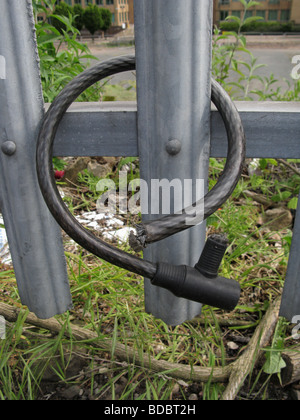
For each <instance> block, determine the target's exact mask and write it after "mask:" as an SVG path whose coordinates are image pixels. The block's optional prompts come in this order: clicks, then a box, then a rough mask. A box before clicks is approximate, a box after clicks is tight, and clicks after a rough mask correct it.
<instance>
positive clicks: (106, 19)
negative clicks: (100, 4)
mask: <svg viewBox="0 0 300 420" xmlns="http://www.w3.org/2000/svg"><path fill="white" fill-rule="evenodd" d="M100 13H101V17H102V27H101V29H102V30H103V31H107V29H109V28H110V27H111V24H112V13H111V12H110V10H108V9H104V8H101V9H100Z"/></svg>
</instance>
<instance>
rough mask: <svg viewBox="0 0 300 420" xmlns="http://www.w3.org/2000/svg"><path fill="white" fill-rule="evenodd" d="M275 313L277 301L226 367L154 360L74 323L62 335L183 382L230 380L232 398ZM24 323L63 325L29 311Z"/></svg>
mask: <svg viewBox="0 0 300 420" xmlns="http://www.w3.org/2000/svg"><path fill="white" fill-rule="evenodd" d="M278 312H279V301H277V302H275V303H274V304H272V305H271V306H270V309H269V310H268V312H267V314H266V315H265V317H264V319H263V320H262V322H261V323H260V324H259V326H258V327H257V329H256V331H255V333H254V336H253V338H252V339H251V341H250V343H249V345H248V347H247V348H246V350H245V352H244V353H243V354H242V356H240V358H239V359H238V360H237V361H235V362H233V363H232V364H231V365H228V366H226V367H214V368H207V367H200V366H189V365H184V364H179V363H170V362H167V361H165V360H157V359H155V358H154V357H152V356H150V355H149V354H147V353H142V354H141V352H138V351H136V350H134V349H133V348H131V347H129V346H125V345H123V344H120V343H115V342H114V341H113V340H111V339H103V338H100V337H99V336H98V335H97V334H96V333H95V332H93V331H89V330H86V329H84V328H80V327H77V326H74V325H70V326H68V328H65V329H64V334H65V335H66V336H72V338H73V339H74V340H76V341H86V342H88V343H89V344H91V345H93V347H96V348H98V349H100V350H102V351H105V352H109V353H111V352H112V349H113V355H114V357H115V358H116V359H119V360H121V361H126V362H127V363H134V364H136V365H138V366H142V367H144V368H147V369H151V370H152V371H154V372H161V373H163V372H167V374H168V376H170V377H172V378H176V379H182V380H184V381H194V382H211V383H215V382H221V383H222V382H223V383H225V382H227V381H228V379H229V385H228V388H227V390H226V391H225V394H224V399H225V400H226V399H234V398H235V396H236V395H237V393H238V391H239V389H240V387H241V386H242V384H243V382H244V380H245V379H246V377H247V375H248V374H249V372H250V370H251V368H253V367H254V365H255V362H256V361H257V359H258V356H259V353H260V350H261V348H262V347H264V346H265V345H266V344H267V343H268V341H269V340H270V338H271V336H272V334H273V332H274V328H275V326H276V323H277V319H278ZM20 314H22V316H23V315H24V311H23V310H22V309H18V308H14V307H11V306H10V305H7V304H4V303H0V315H2V316H3V317H4V318H5V319H6V320H7V321H10V322H16V321H17V319H18V317H19V315H20ZM24 322H26V323H28V324H30V325H34V326H36V327H39V328H43V329H47V330H49V331H51V332H52V333H56V334H58V333H59V332H61V330H62V328H63V325H62V324H61V323H60V322H59V321H58V320H57V319H55V318H51V319H48V320H41V319H39V318H37V317H36V316H35V315H34V314H32V313H28V314H27V316H26V319H25V321H24Z"/></svg>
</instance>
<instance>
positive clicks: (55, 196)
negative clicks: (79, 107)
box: [36, 56, 245, 279]
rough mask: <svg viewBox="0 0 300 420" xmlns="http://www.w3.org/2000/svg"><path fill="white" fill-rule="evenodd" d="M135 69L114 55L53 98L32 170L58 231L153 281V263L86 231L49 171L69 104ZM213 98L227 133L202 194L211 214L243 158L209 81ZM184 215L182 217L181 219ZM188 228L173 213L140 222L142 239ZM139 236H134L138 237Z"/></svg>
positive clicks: (240, 142)
mask: <svg viewBox="0 0 300 420" xmlns="http://www.w3.org/2000/svg"><path fill="white" fill-rule="evenodd" d="M133 70H135V56H125V57H118V58H114V59H111V60H108V61H106V62H103V63H101V64H99V65H96V66H94V67H92V68H90V69H88V70H86V71H84V72H83V73H82V74H80V75H79V76H77V77H75V78H74V79H73V80H72V81H71V82H70V83H69V84H68V85H67V86H66V87H65V88H64V89H63V90H62V91H61V93H60V94H59V95H58V96H57V97H56V99H55V100H54V102H53V103H52V105H51V106H50V108H49V110H48V111H47V113H46V115H45V117H44V119H43V122H42V126H41V129H40V133H39V137H38V142H37V154H36V161H37V174H38V180H39V184H40V188H41V191H42V194H43V197H44V199H45V202H46V204H47V206H48V208H49V210H50V212H51V213H52V215H53V216H54V218H55V219H56V221H57V222H58V223H59V225H60V226H61V227H62V229H63V230H64V231H65V232H66V233H67V234H68V235H69V236H70V237H71V238H72V239H74V240H75V241H76V242H77V243H78V244H79V245H81V246H82V247H83V248H85V249H86V250H88V251H89V252H91V253H92V254H94V255H96V256H98V257H100V258H102V259H104V260H106V261H108V262H109V263H111V264H114V265H117V266H119V267H121V268H124V269H126V270H128V271H131V272H134V273H136V274H139V275H141V276H144V277H147V278H149V279H153V277H154V276H155V274H156V271H157V266H156V264H153V263H151V262H149V261H146V260H142V259H140V258H138V257H136V256H134V255H131V254H128V253H126V252H124V251H121V250H119V249H117V248H115V247H113V246H111V245H109V244H107V243H106V242H104V241H102V240H101V239H99V238H96V236H94V235H93V234H92V233H91V232H90V231H88V230H87V229H85V228H84V227H83V226H82V225H81V224H80V223H79V222H78V221H77V220H76V218H75V217H74V216H73V215H72V214H71V212H70V211H69V209H68V208H67V206H66V205H65V204H64V202H63V200H62V198H61V196H60V194H59V191H58V189H57V186H56V183H55V179H54V175H53V164H52V156H53V144H54V140H55V136H56V132H57V129H58V127H59V124H60V122H61V120H62V118H63V116H64V114H65V113H66V111H67V109H68V108H69V107H70V105H71V104H72V103H73V102H74V101H75V100H76V99H77V97H78V96H79V95H80V94H82V93H83V92H84V91H85V90H86V89H87V88H89V87H90V86H92V85H93V84H95V83H96V82H98V81H100V80H102V79H105V78H107V77H109V76H112V75H114V74H117V73H121V72H125V71H133ZM212 100H213V102H214V103H215V105H216V106H217V108H218V110H219V111H220V112H221V115H222V118H223V120H224V123H225V126H226V130H227V134H228V146H229V152H228V158H227V163H226V166H225V170H224V173H223V175H222V176H221V177H220V179H219V181H218V183H217V184H216V186H215V187H214V188H213V189H212V190H211V191H210V192H209V193H208V194H207V195H206V197H204V204H205V215H204V217H205V216H206V217H208V216H209V215H210V214H212V213H214V212H215V211H216V210H217V209H218V208H219V207H220V206H221V205H222V204H223V203H224V202H225V201H226V200H227V198H228V197H229V196H230V195H231V193H232V191H233V189H234V188H235V186H236V184H237V182H238V179H239V177H240V175H241V171H242V167H243V162H244V158H245V136H244V131H243V127H242V123H241V120H240V117H239V114H238V112H237V110H236V108H235V106H234V105H233V103H232V101H231V100H230V98H229V96H228V95H227V94H226V93H225V92H224V90H223V89H222V88H221V87H220V86H219V85H218V84H217V83H216V82H214V81H213V83H212ZM182 217H183V218H184V221H183V219H182ZM189 227H191V226H186V224H185V211H183V214H182V215H176V214H175V215H172V216H168V217H167V218H162V219H160V220H158V221H154V222H150V223H148V224H145V225H141V226H140V227H139V229H138V231H139V232H140V235H142V234H146V235H145V237H143V238H142V237H141V241H142V242H144V244H145V245H146V244H147V243H150V242H154V241H158V240H161V239H163V238H164V237H167V236H170V235H173V234H174V233H177V232H179V231H181V230H184V229H187V228H189ZM138 239H139V238H138Z"/></svg>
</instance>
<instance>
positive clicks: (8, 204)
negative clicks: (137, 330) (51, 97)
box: [0, 0, 71, 318]
mask: <svg viewBox="0 0 300 420" xmlns="http://www.w3.org/2000/svg"><path fill="white" fill-rule="evenodd" d="M0 10H1V13H0V56H2V59H1V66H2V70H1V71H0V74H1V77H0V108H1V112H0V208H1V210H2V213H3V218H4V222H5V227H6V230H7V235H8V239H9V246H10V251H11V254H12V258H13V264H14V269H15V274H16V278H17V283H18V288H19V292H20V296H21V299H22V303H23V304H25V305H27V306H28V307H29V309H30V310H31V311H33V312H35V313H36V315H37V316H38V317H40V318H50V317H51V316H53V315H55V314H57V313H62V312H65V311H66V310H67V309H69V308H70V307H71V297H70V289H69V285H68V278H67V272H66V263H65V259H64V251H63V246H62V240H61V235H60V230H59V228H58V225H57V224H56V222H55V221H54V219H52V216H51V215H50V213H49V211H48V209H47V207H46V204H45V203H44V200H43V198H42V195H41V193H40V189H39V186H38V182H37V176H36V170H35V147H36V138H37V134H38V129H39V125H40V122H41V119H42V117H43V97H42V89H41V81H40V74H39V68H38V55H37V46H36V40H35V29H34V19H33V12H32V4H31V1H30V0H22V1H19V0H9V1H7V0H0ZM3 66H5V68H3Z"/></svg>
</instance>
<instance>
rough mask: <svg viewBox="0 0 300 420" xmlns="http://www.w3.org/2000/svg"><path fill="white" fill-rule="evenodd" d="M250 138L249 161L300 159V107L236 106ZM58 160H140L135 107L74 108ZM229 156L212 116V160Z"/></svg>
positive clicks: (58, 145) (61, 133)
mask: <svg viewBox="0 0 300 420" xmlns="http://www.w3.org/2000/svg"><path fill="white" fill-rule="evenodd" d="M235 104H236V107H237V108H238V111H239V112H240V114H241V118H242V121H243V125H244V128H245V132H246V137H247V157H248V158H274V159H275V158H282V159H294V158H297V157H298V158H300V140H299V132H300V119H299V115H300V103H299V102H297V103H290V102H288V103H287V102H284V103H282V102H275V103H273V102H236V103H235ZM54 154H55V155H56V156H99V154H100V155H102V156H138V155H139V146H138V134H137V105H136V103H134V102H132V103H131V102H111V103H105V102H104V103H102V104H99V103H86V104H83V103H75V104H73V105H72V107H71V108H70V111H69V112H67V114H66V116H65V117H64V119H63V121H62V123H61V125H60V127H59V130H58V133H57V137H56V140H55V145H54ZM226 155H227V138H226V132H225V129H224V123H223V121H222V119H221V118H220V115H219V114H218V112H217V111H216V109H215V108H212V113H211V148H210V156H211V157H221V158H224V157H226Z"/></svg>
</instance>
